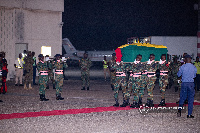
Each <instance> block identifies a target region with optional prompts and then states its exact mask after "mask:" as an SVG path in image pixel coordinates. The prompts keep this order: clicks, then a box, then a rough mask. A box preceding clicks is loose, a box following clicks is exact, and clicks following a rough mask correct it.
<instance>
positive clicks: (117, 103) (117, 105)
mask: <svg viewBox="0 0 200 133" xmlns="http://www.w3.org/2000/svg"><path fill="white" fill-rule="evenodd" d="M115 102H116V103H115V104H114V105H113V106H114V107H119V102H118V99H115Z"/></svg>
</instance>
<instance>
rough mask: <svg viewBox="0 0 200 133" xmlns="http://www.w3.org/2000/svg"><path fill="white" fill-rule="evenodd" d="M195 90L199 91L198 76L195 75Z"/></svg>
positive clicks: (199, 76)
mask: <svg viewBox="0 0 200 133" xmlns="http://www.w3.org/2000/svg"><path fill="white" fill-rule="evenodd" d="M194 82H195V88H196V89H197V90H198V91H200V74H196V78H195V80H194Z"/></svg>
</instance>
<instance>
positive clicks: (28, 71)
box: [24, 51, 34, 89]
mask: <svg viewBox="0 0 200 133" xmlns="http://www.w3.org/2000/svg"><path fill="white" fill-rule="evenodd" d="M24 62H25V64H26V65H25V82H24V89H32V87H31V82H32V78H33V63H34V60H33V57H32V53H31V51H28V55H27V56H26V57H25V58H24ZM27 83H28V84H29V87H28V88H27V87H26V84H27Z"/></svg>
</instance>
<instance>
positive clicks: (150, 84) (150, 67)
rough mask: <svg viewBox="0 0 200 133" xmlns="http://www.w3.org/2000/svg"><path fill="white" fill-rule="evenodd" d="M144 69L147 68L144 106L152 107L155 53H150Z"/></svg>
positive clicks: (155, 63) (156, 65)
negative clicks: (146, 95)
mask: <svg viewBox="0 0 200 133" xmlns="http://www.w3.org/2000/svg"><path fill="white" fill-rule="evenodd" d="M146 69H147V77H148V82H147V93H148V97H147V103H146V106H148V107H153V106H154V104H153V89H154V87H155V81H156V78H157V77H156V70H157V69H158V63H157V62H155V55H154V54H150V57H149V61H147V63H146Z"/></svg>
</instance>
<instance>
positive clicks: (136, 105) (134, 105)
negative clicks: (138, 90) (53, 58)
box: [130, 101, 140, 108]
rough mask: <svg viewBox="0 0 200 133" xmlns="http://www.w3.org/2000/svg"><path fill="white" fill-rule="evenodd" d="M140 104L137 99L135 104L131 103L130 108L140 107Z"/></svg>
mask: <svg viewBox="0 0 200 133" xmlns="http://www.w3.org/2000/svg"><path fill="white" fill-rule="evenodd" d="M139 107H140V106H139V104H138V103H137V102H136V101H133V104H131V106H130V108H139Z"/></svg>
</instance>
